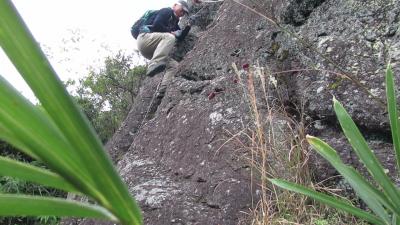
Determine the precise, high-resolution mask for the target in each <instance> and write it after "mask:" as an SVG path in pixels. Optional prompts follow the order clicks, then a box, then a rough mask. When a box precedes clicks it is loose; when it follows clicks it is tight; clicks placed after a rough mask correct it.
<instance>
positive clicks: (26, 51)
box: [0, 0, 142, 224]
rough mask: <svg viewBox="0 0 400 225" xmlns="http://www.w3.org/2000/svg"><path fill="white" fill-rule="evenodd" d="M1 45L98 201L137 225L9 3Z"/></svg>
mask: <svg viewBox="0 0 400 225" xmlns="http://www.w3.org/2000/svg"><path fill="white" fill-rule="evenodd" d="M0 14H1V15H2V19H1V20H0V45H1V47H2V48H3V49H4V51H5V53H6V54H7V56H8V57H9V58H10V59H11V61H12V62H13V63H14V65H15V67H16V68H17V70H18V71H19V72H20V74H21V75H22V76H23V77H24V79H25V81H26V82H27V83H28V85H29V86H30V87H31V88H32V91H33V92H34V93H35V95H36V97H37V98H38V99H39V100H40V102H41V104H42V105H43V107H44V108H45V109H46V111H47V112H48V114H49V115H50V117H51V118H52V119H53V121H54V123H55V124H56V125H57V126H58V128H59V129H60V130H61V131H62V133H63V134H64V135H65V137H66V138H67V140H68V141H69V143H71V145H72V146H73V147H74V149H76V150H79V151H80V152H81V154H79V156H80V157H82V160H83V161H85V162H90V163H87V165H84V166H85V167H86V168H88V171H89V172H90V174H91V176H92V177H93V178H95V179H94V181H95V182H96V186H97V189H98V190H100V191H101V193H102V194H103V195H104V197H97V199H96V200H97V201H99V203H100V204H102V205H103V206H104V207H106V208H108V209H109V210H111V211H112V212H113V213H114V214H115V215H116V216H117V217H118V218H119V219H120V220H121V222H122V223H126V224H128V223H130V224H140V223H141V221H142V219H141V214H140V210H139V207H138V206H137V204H136V202H135V201H134V200H133V199H132V197H131V196H130V194H129V191H128V188H127V187H126V185H125V184H124V183H123V182H122V180H121V179H120V178H119V176H118V173H117V172H116V170H115V168H114V167H113V165H112V162H111V160H110V159H109V157H108V156H107V155H106V153H105V150H104V149H103V147H102V144H101V142H100V140H99V139H98V138H97V136H96V135H95V133H94V131H93V129H92V128H91V127H90V125H89V123H88V121H87V119H85V117H84V116H83V114H82V113H81V112H80V111H79V109H78V108H77V106H76V105H75V103H74V102H73V100H72V99H71V97H70V96H69V95H68V93H67V91H66V90H65V88H64V87H63V84H62V83H61V81H60V80H59V79H58V77H57V75H56V74H55V72H54V70H53V69H52V67H51V65H50V64H49V62H48V60H47V59H46V57H45V56H44V54H43V52H42V51H41V50H40V48H39V46H38V45H37V43H36V42H35V41H34V38H33V37H32V35H31V34H30V32H29V31H28V29H27V27H26V26H25V24H24V22H23V21H22V19H21V17H20V16H19V15H18V13H17V11H16V9H15V7H14V6H13V4H12V3H11V1H10V0H4V1H0Z"/></svg>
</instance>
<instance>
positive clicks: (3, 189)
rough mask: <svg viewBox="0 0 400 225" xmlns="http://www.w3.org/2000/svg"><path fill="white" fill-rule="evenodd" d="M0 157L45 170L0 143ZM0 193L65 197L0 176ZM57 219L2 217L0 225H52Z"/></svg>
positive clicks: (61, 193) (19, 180)
mask: <svg viewBox="0 0 400 225" xmlns="http://www.w3.org/2000/svg"><path fill="white" fill-rule="evenodd" d="M0 155H1V156H4V157H7V158H12V159H14V160H18V161H22V162H24V163H29V164H30V165H33V166H37V167H41V168H45V166H44V165H43V164H42V163H40V162H38V161H35V160H34V159H32V158H30V157H29V156H27V155H25V154H23V153H21V152H19V151H17V150H16V149H14V148H13V147H12V146H11V145H9V144H7V143H5V142H2V141H0ZM0 193H15V194H29V195H40V196H53V197H66V193H65V192H63V191H60V190H57V189H54V188H48V187H45V186H43V185H39V184H36V183H33V182H28V181H26V180H22V179H18V178H13V177H1V176H0ZM58 221H59V218H57V217H54V216H46V217H2V218H0V224H13V225H16V224H41V225H52V224H57V223H58Z"/></svg>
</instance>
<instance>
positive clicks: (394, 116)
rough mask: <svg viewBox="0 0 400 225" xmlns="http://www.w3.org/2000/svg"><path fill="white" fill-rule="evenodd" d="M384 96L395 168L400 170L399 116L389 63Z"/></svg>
mask: <svg viewBox="0 0 400 225" xmlns="http://www.w3.org/2000/svg"><path fill="white" fill-rule="evenodd" d="M386 98H387V105H388V111H389V120H390V127H391V131H392V139H393V145H394V149H395V152H396V158H397V168H398V169H399V170H400V134H399V129H400V127H399V116H398V112H397V104H396V94H395V91H394V79H393V72H392V67H391V66H390V64H389V65H388V67H387V69H386Z"/></svg>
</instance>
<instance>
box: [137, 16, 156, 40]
mask: <svg viewBox="0 0 400 225" xmlns="http://www.w3.org/2000/svg"><path fill="white" fill-rule="evenodd" d="M158 11H159V10H147V11H146V12H145V13H144V14H143V16H142V17H140V19H138V20H137V21H136V22H135V23H134V24H133V26H132V28H131V33H132V36H133V38H135V39H137V37H138V36H139V33H140V28H141V27H142V26H146V25H150V24H151V23H152V22H153V20H154V18H155V16H156V15H157V13H158Z"/></svg>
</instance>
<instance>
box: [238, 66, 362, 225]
mask: <svg viewBox="0 0 400 225" xmlns="http://www.w3.org/2000/svg"><path fill="white" fill-rule="evenodd" d="M233 67H234V70H235V72H236V74H237V76H238V83H239V84H240V85H241V86H242V89H243V93H244V98H245V100H246V101H247V102H248V105H249V111H250V112H251V114H252V118H253V121H252V122H253V124H251V126H250V127H251V128H249V129H246V131H243V132H241V135H240V136H245V138H246V139H247V140H246V141H245V142H246V144H244V142H243V141H239V138H236V137H239V135H234V137H235V138H236V139H237V141H239V142H240V144H241V145H242V146H243V147H244V148H246V149H247V150H248V152H249V154H248V155H247V157H246V158H247V160H248V161H249V163H250V165H251V175H252V180H253V182H252V186H253V187H252V190H258V191H256V192H257V196H254V199H257V200H256V201H255V202H254V204H253V208H252V210H251V211H250V212H249V213H248V216H249V217H250V218H251V219H250V224H252V225H275V224H315V225H328V224H329V225H331V224H337V225H339V224H361V223H360V222H357V221H356V220H354V218H352V217H349V216H346V215H343V214H341V213H340V212H337V211H335V210H333V209H328V208H327V207H325V206H323V205H319V204H317V203H315V202H313V201H311V200H310V199H308V198H306V197H304V196H302V195H298V194H295V193H293V192H289V191H286V190H282V189H276V188H275V187H273V186H272V185H271V184H270V183H269V182H268V178H283V179H285V180H289V181H293V182H296V183H298V184H302V185H304V186H308V187H313V188H314V189H319V190H321V189H323V190H324V191H326V192H334V191H335V190H330V189H329V188H326V187H320V186H316V185H314V184H313V182H312V179H311V178H312V175H311V171H310V168H309V167H308V159H309V148H308V144H307V142H306V139H305V136H306V121H305V119H304V118H305V117H304V113H303V106H302V105H301V104H300V106H298V107H297V108H296V109H295V110H294V111H296V113H295V114H296V117H295V119H294V116H293V113H292V114H289V113H287V110H286V108H287V107H285V106H284V104H283V102H284V100H283V96H282V95H280V94H279V91H276V90H277V89H279V86H278V85H277V82H276V79H275V78H274V77H273V76H272V75H271V73H269V72H268V71H267V69H265V68H261V67H251V68H245V69H242V70H239V69H238V68H237V67H236V65H233Z"/></svg>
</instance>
